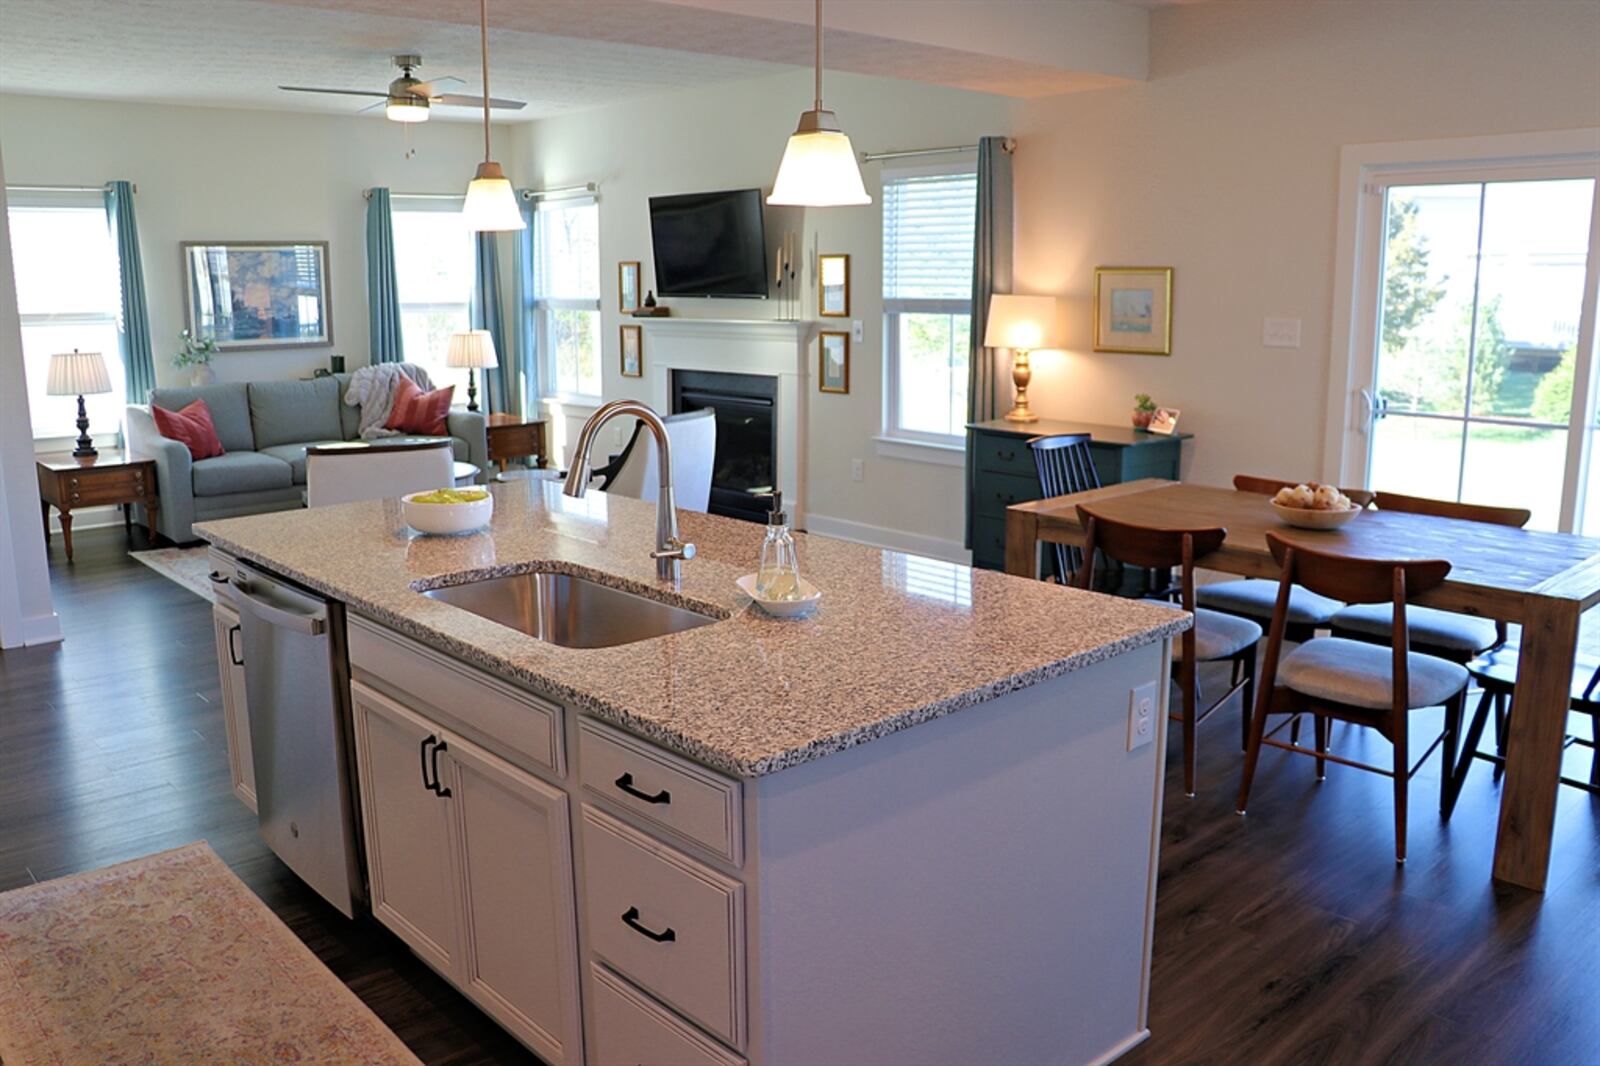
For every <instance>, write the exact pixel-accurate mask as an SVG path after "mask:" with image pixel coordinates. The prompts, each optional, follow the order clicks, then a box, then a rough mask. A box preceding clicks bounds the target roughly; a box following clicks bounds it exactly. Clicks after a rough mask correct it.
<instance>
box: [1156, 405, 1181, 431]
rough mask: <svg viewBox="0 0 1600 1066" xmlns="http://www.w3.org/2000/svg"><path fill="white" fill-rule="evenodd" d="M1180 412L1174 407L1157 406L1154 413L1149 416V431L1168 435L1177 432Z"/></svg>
mask: <svg viewBox="0 0 1600 1066" xmlns="http://www.w3.org/2000/svg"><path fill="white" fill-rule="evenodd" d="M1180 413H1181V412H1179V410H1178V409H1177V408H1176V407H1157V408H1156V413H1155V414H1153V415H1151V416H1150V432H1151V433H1160V434H1161V435H1162V436H1164V437H1170V436H1172V435H1173V434H1174V433H1176V432H1178V415H1179V414H1180Z"/></svg>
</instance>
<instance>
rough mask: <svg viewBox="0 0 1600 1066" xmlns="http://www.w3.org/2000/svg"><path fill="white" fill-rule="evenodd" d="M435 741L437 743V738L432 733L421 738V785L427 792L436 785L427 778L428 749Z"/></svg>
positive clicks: (435, 787)
mask: <svg viewBox="0 0 1600 1066" xmlns="http://www.w3.org/2000/svg"><path fill="white" fill-rule="evenodd" d="M437 743H439V738H438V737H436V736H433V735H432V734H429V735H428V736H425V737H423V738H422V752H421V754H422V787H423V788H425V789H427V790H428V791H429V792H433V791H434V790H435V789H437V787H438V786H437V785H435V784H434V783H433V782H432V781H429V780H428V749H429V748H430V747H432V746H433V745H435V744H437Z"/></svg>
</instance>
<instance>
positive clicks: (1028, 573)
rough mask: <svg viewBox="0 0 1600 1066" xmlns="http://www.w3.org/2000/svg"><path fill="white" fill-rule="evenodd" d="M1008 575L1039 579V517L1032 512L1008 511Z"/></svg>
mask: <svg viewBox="0 0 1600 1066" xmlns="http://www.w3.org/2000/svg"><path fill="white" fill-rule="evenodd" d="M1006 573H1008V574H1015V575H1016V576H1017V577H1031V578H1034V579H1035V580H1037V579H1038V577H1039V516H1038V515H1036V514H1033V513H1032V512H1031V511H1010V510H1008V511H1006Z"/></svg>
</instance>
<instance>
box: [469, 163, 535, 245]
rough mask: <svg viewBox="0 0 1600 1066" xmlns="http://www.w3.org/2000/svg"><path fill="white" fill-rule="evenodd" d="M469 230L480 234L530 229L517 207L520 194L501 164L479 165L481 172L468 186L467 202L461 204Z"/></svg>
mask: <svg viewBox="0 0 1600 1066" xmlns="http://www.w3.org/2000/svg"><path fill="white" fill-rule="evenodd" d="M461 217H462V219H463V220H464V221H465V222H466V224H467V228H468V229H470V230H473V231H475V232H478V233H496V232H500V231H504V230H516V229H527V227H528V223H527V220H526V219H524V218H523V217H522V209H521V208H520V207H518V206H517V194H516V192H515V191H514V190H513V189H512V188H511V181H510V179H508V178H507V177H506V176H505V172H504V171H502V170H501V169H500V164H499V163H479V164H478V173H477V176H475V177H474V178H473V179H472V181H471V182H469V183H468V185H467V199H466V202H465V203H463V204H462V205H461Z"/></svg>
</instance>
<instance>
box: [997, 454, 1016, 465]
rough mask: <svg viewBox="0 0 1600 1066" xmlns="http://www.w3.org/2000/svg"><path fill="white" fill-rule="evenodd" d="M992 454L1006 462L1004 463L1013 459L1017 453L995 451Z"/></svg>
mask: <svg viewBox="0 0 1600 1066" xmlns="http://www.w3.org/2000/svg"><path fill="white" fill-rule="evenodd" d="M994 454H995V456H996V457H997V458H998V459H1000V461H1001V462H1006V463H1009V462H1010V461H1011V460H1013V459H1015V458H1016V457H1017V453H1016V452H1002V451H996V452H995V453H994Z"/></svg>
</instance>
